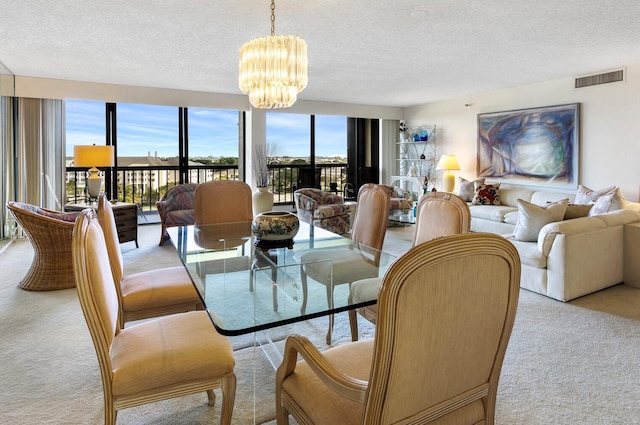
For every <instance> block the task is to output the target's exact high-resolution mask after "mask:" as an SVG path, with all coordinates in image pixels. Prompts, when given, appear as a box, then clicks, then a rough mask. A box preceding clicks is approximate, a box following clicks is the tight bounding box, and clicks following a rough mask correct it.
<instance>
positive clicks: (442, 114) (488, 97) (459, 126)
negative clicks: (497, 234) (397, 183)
mask: <svg viewBox="0 0 640 425" xmlns="http://www.w3.org/2000/svg"><path fill="white" fill-rule="evenodd" d="M625 68H626V78H625V80H626V81H625V82H622V83H612V84H604V85H600V86H593V87H588V88H583V89H577V90H576V89H574V88H573V84H574V78H573V77H571V78H564V79H558V80H553V81H547V82H543V83H537V84H531V85H526V86H520V87H514V88H510V89H502V90H495V91H491V92H485V93H477V94H476V93H474V94H473V95H471V96H466V97H464V98H460V99H454V100H447V101H441V102H434V103H428V104H424V105H418V106H414V107H410V108H406V109H405V115H404V119H405V120H406V121H407V123H408V125H409V126H410V127H411V126H415V125H420V124H437V125H438V132H439V135H438V139H439V142H440V143H441V145H440V146H439V147H438V153H439V154H442V153H453V154H455V155H456V156H457V158H458V161H459V162H460V168H461V170H460V171H458V172H457V173H456V174H457V175H459V176H462V177H464V178H466V179H474V178H475V177H476V152H477V114H479V113H485V112H498V111H507V110H512V109H523V108H531V107H540V106H551V105H561V104H567V103H580V108H581V111H580V147H579V150H580V154H579V177H578V182H579V183H580V184H583V185H585V186H588V187H590V188H592V189H599V188H602V187H605V186H611V185H618V186H620V188H621V190H622V192H623V194H624V196H625V197H626V198H627V199H628V200H630V201H638V200H640V192H639V189H640V186H639V185H640V165H639V164H638V162H639V161H640V141H639V140H638V139H639V138H640V64H634V65H627V66H626V67H625ZM604 71H607V70H604ZM465 104H470V106H468V107H467V106H465ZM387 166H389V167H392V166H393V165H392V163H391V162H387ZM439 173H440V172H439ZM441 182H442V176H441V175H439V176H438V184H442V183H441ZM455 190H457V186H456V189H455Z"/></svg>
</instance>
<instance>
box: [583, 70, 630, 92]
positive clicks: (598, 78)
mask: <svg viewBox="0 0 640 425" xmlns="http://www.w3.org/2000/svg"><path fill="white" fill-rule="evenodd" d="M619 81H624V70H622V69H620V70H618V71H611V72H605V73H604V74H597V75H588V76H586V77H580V78H576V86H575V88H577V89H581V88H583V87H590V86H597V85H600V84H609V83H617V82H619Z"/></svg>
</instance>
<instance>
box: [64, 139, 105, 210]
mask: <svg viewBox="0 0 640 425" xmlns="http://www.w3.org/2000/svg"><path fill="white" fill-rule="evenodd" d="M113 153H114V150H113V146H96V145H76V146H74V147H73V164H74V166H75V167H91V168H90V169H89V177H87V190H88V192H89V198H97V197H98V195H99V194H100V189H101V187H102V176H101V175H100V170H98V168H97V167H113V165H114V162H113Z"/></svg>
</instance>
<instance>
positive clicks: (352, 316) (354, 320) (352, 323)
mask: <svg viewBox="0 0 640 425" xmlns="http://www.w3.org/2000/svg"><path fill="white" fill-rule="evenodd" d="M349 328H350V329H351V341H357V340H358V314H357V313H356V311H355V310H349Z"/></svg>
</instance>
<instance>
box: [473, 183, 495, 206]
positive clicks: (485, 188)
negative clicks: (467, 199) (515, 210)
mask: <svg viewBox="0 0 640 425" xmlns="http://www.w3.org/2000/svg"><path fill="white" fill-rule="evenodd" d="M474 187H475V193H474V194H473V199H472V200H471V203H472V204H474V205H500V195H499V194H498V189H500V183H496V184H477V183H476V184H474Z"/></svg>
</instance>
